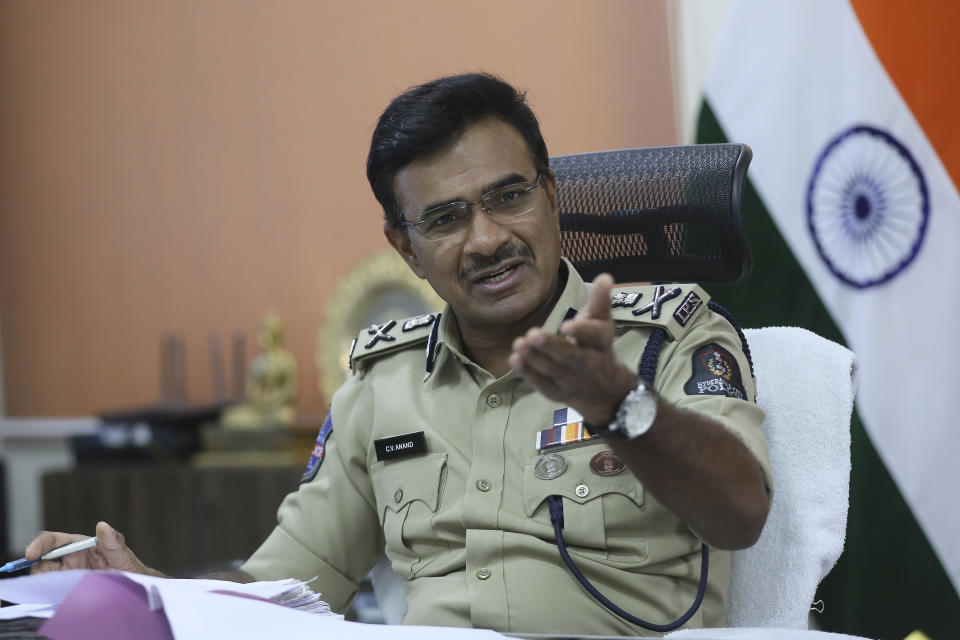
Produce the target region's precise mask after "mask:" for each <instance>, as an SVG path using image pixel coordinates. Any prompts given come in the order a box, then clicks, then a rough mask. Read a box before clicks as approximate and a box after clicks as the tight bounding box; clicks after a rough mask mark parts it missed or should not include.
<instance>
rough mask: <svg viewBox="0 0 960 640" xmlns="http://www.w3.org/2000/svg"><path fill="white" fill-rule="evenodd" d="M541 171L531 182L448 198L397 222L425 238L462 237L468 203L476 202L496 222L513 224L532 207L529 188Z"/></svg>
mask: <svg viewBox="0 0 960 640" xmlns="http://www.w3.org/2000/svg"><path fill="white" fill-rule="evenodd" d="M542 181H543V174H542V173H538V174H537V178H536V179H535V180H534V181H533V182H517V183H515V184H509V185H507V186H505V187H500V188H498V189H493V190H492V191H488V192H486V193H485V194H483V195H482V196H480V199H479V200H477V201H475V202H463V201H460V202H451V203H449V204H445V205H442V206H439V207H435V208H433V209H430V210H428V211H425V212H424V213H423V215H421V216H420V219H419V220H418V221H417V222H409V221H407V220H401V221H400V224H401V226H404V227H407V228H411V227H412V228H414V229H416V230H417V232H418V233H419V234H420V235H421V236H423V237H424V238H425V239H426V240H430V241H432V242H437V241H439V240H451V241H458V240H462V239H464V238H465V237H466V235H467V230H468V229H469V228H470V218H471V217H472V216H473V212H472V209H471V207H472V206H473V205H475V204H479V205H480V210H481V211H483V212H484V213H485V214H487V215H488V216H490V219H492V220H493V221H494V222H496V223H497V224H513V223H514V222H516V221H517V218H520V217H521V216H524V215H526V214H528V213H530V212H531V211H533V210H534V209H535V208H536V195H535V194H534V193H533V190H534V189H536V188H537V187H539V186H540V185H541V183H542Z"/></svg>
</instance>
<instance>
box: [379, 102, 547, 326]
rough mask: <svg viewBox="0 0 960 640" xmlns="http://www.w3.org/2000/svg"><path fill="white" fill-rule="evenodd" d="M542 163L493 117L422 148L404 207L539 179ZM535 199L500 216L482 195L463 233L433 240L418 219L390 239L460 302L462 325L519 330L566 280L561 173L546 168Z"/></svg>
mask: <svg viewBox="0 0 960 640" xmlns="http://www.w3.org/2000/svg"><path fill="white" fill-rule="evenodd" d="M536 176H537V169H536V165H535V163H534V160H533V156H532V154H531V153H530V150H529V148H528V147H527V145H526V143H525V142H524V139H523V137H522V136H521V135H520V133H519V132H518V131H517V130H516V129H514V128H513V127H512V126H511V125H509V124H506V123H505V122H503V121H502V120H498V119H495V118H488V119H485V120H481V121H479V122H476V123H474V124H473V125H471V126H470V127H468V128H467V129H466V130H465V131H464V133H463V135H461V136H460V138H458V139H457V140H456V141H455V142H454V143H453V144H452V145H450V146H449V147H447V148H444V149H442V150H440V151H438V152H437V153H434V154H432V155H429V156H426V157H424V158H420V159H418V160H416V161H414V162H412V163H410V164H409V165H407V166H406V167H404V168H403V169H401V170H400V171H399V172H398V173H397V175H396V178H395V179H394V191H395V193H396V194H397V199H398V202H399V203H400V211H401V213H402V215H403V216H404V218H405V219H406V220H408V221H410V222H414V221H417V220H418V219H419V218H420V216H421V214H422V213H423V212H424V211H426V210H428V209H430V208H432V207H434V206H436V205H437V204H442V203H448V202H452V201H457V200H461V201H465V202H473V201H476V200H479V199H480V196H481V195H482V194H484V193H486V192H488V191H490V190H491V189H494V188H496V187H500V186H504V185H506V184H510V183H515V182H520V181H528V182H534V181H535V180H536ZM531 194H532V195H533V203H534V209H533V211H532V212H530V213H529V214H526V215H523V216H520V217H518V218H516V219H515V220H514V221H512V222H511V223H510V224H499V223H497V222H496V221H494V220H492V219H491V218H489V217H488V216H487V215H485V214H484V213H483V212H482V211H481V210H480V207H479V206H477V205H473V206H472V207H471V211H472V213H473V215H472V218H471V219H470V223H469V230H468V232H467V233H466V235H465V236H464V237H463V238H459V239H456V241H450V239H449V238H448V239H446V240H440V241H431V240H428V239H427V238H425V237H424V236H422V235H421V234H420V233H419V232H418V231H416V230H414V229H409V231H408V230H400V229H389V228H388V229H387V230H386V234H387V238H388V239H389V240H390V243H391V244H392V245H393V246H394V248H396V249H397V251H399V252H400V253H401V255H403V257H404V258H405V259H406V261H407V263H408V264H409V265H410V268H411V269H413V271H414V273H416V274H417V275H418V276H420V277H421V278H425V279H426V280H427V281H428V282H430V284H431V285H432V286H433V288H434V289H435V290H436V292H437V293H438V294H439V295H440V297H441V298H443V299H444V300H445V301H446V302H447V304H449V305H450V307H451V308H452V309H453V311H454V312H455V314H456V316H457V321H458V322H459V324H460V328H461V331H464V330H477V331H481V332H491V331H492V332H493V333H497V332H498V331H501V330H502V331H504V332H510V331H512V330H515V329H516V328H517V327H518V326H519V327H522V328H523V329H525V328H526V327H527V326H530V325H532V324H538V323H540V322H542V321H543V319H544V318H545V317H546V315H547V313H548V312H549V307H550V306H551V304H552V302H553V296H554V294H555V293H556V290H557V287H558V268H559V263H560V228H559V223H558V217H557V207H556V182H555V180H554V176H553V173H552V172H549V174H545V175H544V176H543V180H542V183H541V186H540V187H538V188H536V189H534V190H533V191H532V192H531Z"/></svg>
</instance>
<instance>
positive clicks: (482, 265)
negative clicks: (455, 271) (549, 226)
mask: <svg viewBox="0 0 960 640" xmlns="http://www.w3.org/2000/svg"><path fill="white" fill-rule="evenodd" d="M513 258H533V251H532V250H531V249H530V247H528V246H527V245H525V244H509V245H502V246H500V247H499V248H497V250H496V251H494V252H493V255H491V256H477V257H476V258H473V259H471V260H470V262H468V263H466V264H465V265H463V267H461V269H460V282H461V283H463V282H466V281H467V280H469V279H470V278H471V277H472V276H473V275H475V274H477V273H480V272H481V271H484V270H486V269H489V268H491V267H495V266H497V265H498V264H500V263H501V262H503V261H505V260H511V259H513Z"/></svg>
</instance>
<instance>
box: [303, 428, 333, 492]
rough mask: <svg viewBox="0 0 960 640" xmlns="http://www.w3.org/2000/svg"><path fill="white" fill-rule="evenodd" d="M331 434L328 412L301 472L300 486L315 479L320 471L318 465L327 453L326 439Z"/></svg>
mask: <svg viewBox="0 0 960 640" xmlns="http://www.w3.org/2000/svg"><path fill="white" fill-rule="evenodd" d="M332 433H333V419H332V418H331V417H330V412H329V411H328V412H327V419H326V420H324V421H323V426H322V427H320V432H319V433H318V434H317V440H316V442H314V443H313V451H311V452H310V459H309V460H307V468H306V469H304V470H303V475H302V476H300V484H303V483H305V482H310V481H311V480H313V479H314V478H315V477H317V472H318V471H320V465H321V464H323V457H324V455H326V452H327V438H329V437H330V435H331V434H332Z"/></svg>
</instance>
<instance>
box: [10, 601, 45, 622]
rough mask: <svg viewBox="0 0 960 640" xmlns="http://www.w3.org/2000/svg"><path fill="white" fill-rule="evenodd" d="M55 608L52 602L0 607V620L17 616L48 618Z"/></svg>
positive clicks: (14, 618)
mask: <svg viewBox="0 0 960 640" xmlns="http://www.w3.org/2000/svg"><path fill="white" fill-rule="evenodd" d="M56 610H57V608H56V607H55V606H54V605H52V604H15V605H13V606H11V607H3V608H2V609H0V620H16V619H17V618H49V617H51V616H53V613H54V612H55V611H56Z"/></svg>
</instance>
